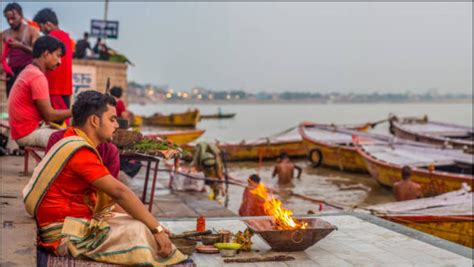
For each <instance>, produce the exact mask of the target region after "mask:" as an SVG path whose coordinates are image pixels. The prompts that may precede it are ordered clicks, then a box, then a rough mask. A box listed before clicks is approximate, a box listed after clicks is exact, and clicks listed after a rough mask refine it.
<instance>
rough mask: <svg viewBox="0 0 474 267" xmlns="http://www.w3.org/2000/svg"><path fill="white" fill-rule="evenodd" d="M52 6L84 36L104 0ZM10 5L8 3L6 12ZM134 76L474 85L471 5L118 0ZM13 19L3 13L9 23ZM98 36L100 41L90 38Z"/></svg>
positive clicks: (366, 88)
mask: <svg viewBox="0 0 474 267" xmlns="http://www.w3.org/2000/svg"><path fill="white" fill-rule="evenodd" d="M21 4H22V6H23V8H24V13H25V16H26V17H28V18H32V16H34V14H35V13H36V12H37V11H38V10H39V9H41V8H43V7H51V8H53V10H55V11H56V12H57V14H58V16H59V19H60V26H61V27H62V28H63V29H65V30H66V31H69V32H70V34H71V36H73V37H74V38H76V39H78V37H80V36H81V35H82V32H84V31H85V30H87V31H88V30H89V28H90V19H92V18H96V19H101V18H102V17H103V12H104V4H103V3H83V2H80V3H56V2H50V3H21ZM4 6H5V3H4V2H2V10H3V7H4ZM109 19H111V20H119V21H120V30H119V39H118V40H117V41H110V42H109V43H108V44H109V45H110V46H112V47H113V48H116V49H117V50H119V51H121V52H123V53H125V54H126V55H127V56H128V57H129V58H130V60H131V61H132V62H134V63H135V65H136V66H135V67H130V68H129V80H136V81H138V82H142V83H146V82H151V83H154V84H169V85H171V86H172V87H173V88H176V89H179V90H189V89H190V88H191V87H193V86H203V87H207V88H211V89H215V90H221V89H243V90H246V91H249V92H252V91H254V92H255V91H260V90H266V91H274V92H280V91H284V90H295V91H296V90H298V91H319V92H327V91H340V92H349V91H352V92H373V91H380V92H405V91H407V90H411V91H416V90H419V91H421V92H424V91H425V90H427V89H430V88H432V89H438V91H440V92H463V93H470V92H471V91H472V74H471V72H472V3H470V2H467V3H466V2H465V3H318V2H314V3H277V2H274V3H272V2H269V3H159V2H153V3H117V2H112V3H110V4H109ZM6 27H7V24H6V22H5V20H4V19H3V20H2V29H5V28H6ZM91 41H92V44H93V43H94V42H95V40H91Z"/></svg>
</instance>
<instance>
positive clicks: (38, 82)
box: [8, 36, 71, 147]
mask: <svg viewBox="0 0 474 267" xmlns="http://www.w3.org/2000/svg"><path fill="white" fill-rule="evenodd" d="M63 54H64V45H63V43H61V41H59V40H58V39H56V38H54V37H51V36H42V37H40V38H38V39H37V40H36V42H35V43H34V45H33V62H32V63H31V64H30V65H28V66H27V67H26V68H25V69H24V70H23V71H22V72H21V73H20V75H19V76H18V78H17V79H16V81H15V83H14V84H13V87H12V90H11V92H10V97H9V98H8V121H9V124H10V132H11V136H12V138H13V140H15V141H16V142H17V143H18V145H20V146H40V147H46V145H47V143H48V139H49V136H50V135H51V134H52V133H53V132H54V131H55V130H54V129H50V128H46V127H41V124H42V123H44V122H52V121H57V120H64V119H66V118H69V117H71V111H70V110H69V109H67V110H54V109H53V107H52V106H51V103H50V100H49V91H48V81H47V80H46V76H45V72H46V71H49V70H53V69H55V68H56V67H57V66H59V65H60V64H61V56H62V55H63Z"/></svg>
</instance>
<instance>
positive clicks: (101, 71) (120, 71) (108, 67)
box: [0, 59, 128, 112]
mask: <svg viewBox="0 0 474 267" xmlns="http://www.w3.org/2000/svg"><path fill="white" fill-rule="evenodd" d="M78 66H79V67H86V69H88V70H90V71H91V72H93V75H92V76H93V77H94V79H95V81H94V88H89V89H93V90H98V91H100V92H104V91H105V88H106V84H107V78H110V87H112V86H120V87H122V88H123V96H122V99H123V101H124V102H125V104H128V93H127V92H128V90H127V84H128V80H127V68H128V66H127V64H123V63H115V62H107V61H100V60H84V59H74V61H73V72H74V70H75V69H77V67H78ZM3 75H4V74H3V68H2V67H1V64H0V77H3ZM0 112H7V94H6V84H5V81H0Z"/></svg>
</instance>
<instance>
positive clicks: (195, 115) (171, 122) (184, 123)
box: [144, 110, 200, 127]
mask: <svg viewBox="0 0 474 267" xmlns="http://www.w3.org/2000/svg"><path fill="white" fill-rule="evenodd" d="M199 120H200V114H199V111H198V110H195V111H190V112H186V113H176V114H170V115H161V114H155V115H153V116H151V117H148V118H145V119H144V123H145V124H147V125H151V126H171V127H196V124H197V123H198V122H199Z"/></svg>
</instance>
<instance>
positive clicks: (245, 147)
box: [218, 127, 307, 161]
mask: <svg viewBox="0 0 474 267" xmlns="http://www.w3.org/2000/svg"><path fill="white" fill-rule="evenodd" d="M218 145H219V147H220V149H221V150H223V151H225V153H226V159H227V160H229V161H245V160H270V159H275V158H277V157H278V156H279V155H280V153H281V152H282V151H285V152H286V153H288V155H289V156H290V157H291V158H295V157H304V156H306V154H307V148H306V146H305V145H304V144H303V142H302V138H301V135H300V134H299V133H298V130H297V128H296V127H294V128H291V129H289V130H287V131H284V132H282V133H279V134H276V135H273V136H268V137H261V138H257V139H253V140H242V141H241V142H224V143H218Z"/></svg>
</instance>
